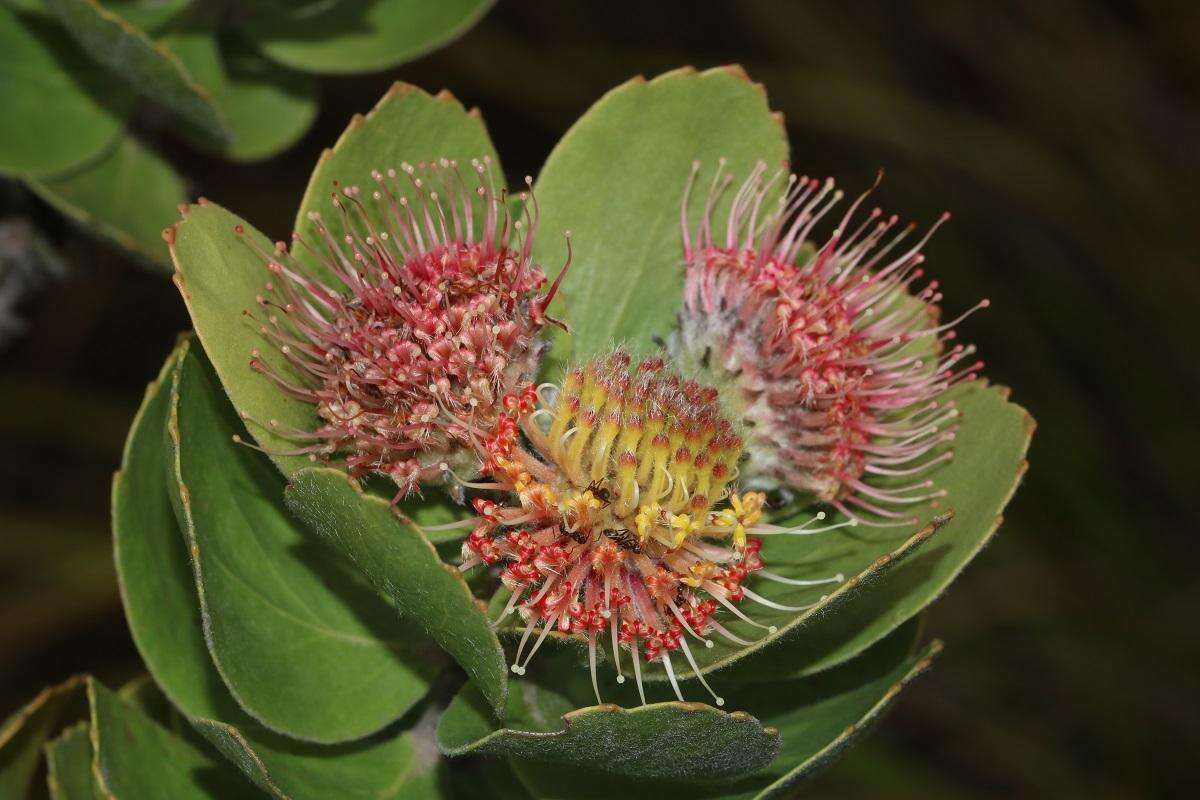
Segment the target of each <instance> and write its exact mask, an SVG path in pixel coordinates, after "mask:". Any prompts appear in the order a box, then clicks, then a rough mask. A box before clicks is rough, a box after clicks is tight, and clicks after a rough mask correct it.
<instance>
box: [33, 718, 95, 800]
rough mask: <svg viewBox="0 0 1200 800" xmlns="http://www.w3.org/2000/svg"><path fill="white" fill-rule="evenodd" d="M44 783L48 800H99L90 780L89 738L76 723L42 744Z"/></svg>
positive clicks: (82, 725)
mask: <svg viewBox="0 0 1200 800" xmlns="http://www.w3.org/2000/svg"><path fill="white" fill-rule="evenodd" d="M46 784H47V788H49V790H50V800H102V798H101V795H100V794H99V793H98V792H97V791H96V785H95V782H94V780H93V778H92V739H91V731H90V729H89V728H88V724H87V722H78V723H76V724H75V725H72V726H70V727H69V728H67V729H66V730H64V731H63V732H62V733H61V734H60V735H59V736H58V738H57V739H54V740H52V741H50V742H47V743H46Z"/></svg>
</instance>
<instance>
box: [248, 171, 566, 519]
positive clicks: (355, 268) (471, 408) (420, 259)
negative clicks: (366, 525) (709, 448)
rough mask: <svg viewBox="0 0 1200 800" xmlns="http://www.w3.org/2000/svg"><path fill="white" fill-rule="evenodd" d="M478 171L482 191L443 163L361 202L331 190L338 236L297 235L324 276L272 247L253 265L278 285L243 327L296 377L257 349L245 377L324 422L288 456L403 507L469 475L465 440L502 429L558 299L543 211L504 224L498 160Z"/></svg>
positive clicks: (383, 181)
mask: <svg viewBox="0 0 1200 800" xmlns="http://www.w3.org/2000/svg"><path fill="white" fill-rule="evenodd" d="M470 172H471V173H473V178H474V180H470V179H467V178H464V176H463V175H462V174H461V172H460V167H459V164H458V162H456V161H451V160H449V159H441V160H440V161H436V160H435V161H431V162H429V163H428V164H424V163H422V164H419V165H417V166H413V165H410V164H408V163H402V164H401V165H400V167H399V169H396V168H389V169H387V170H386V172H383V171H380V170H373V171H372V173H371V178H372V181H373V183H374V186H373V187H371V188H370V189H369V190H368V191H367V192H365V193H364V191H363V190H362V189H361V188H360V187H358V186H346V187H338V189H337V190H336V191H335V192H334V194H333V196H332V204H333V207H334V208H335V209H336V211H337V213H338V214H339V215H340V217H341V222H342V224H341V226H340V230H341V231H342V233H341V234H340V236H335V235H334V234H332V233H331V232H330V230H329V229H328V228H327V227H326V225H325V223H324V220H323V218H322V216H321V213H320V212H318V211H311V212H309V215H308V217H309V220H310V221H312V222H313V223H314V224H315V232H316V236H315V237H314V238H315V240H314V241H307V240H305V239H304V238H303V237H301V236H300V234H294V235H293V240H294V242H295V243H296V244H297V245H299V246H300V247H302V248H304V249H305V250H307V251H308V252H309V253H312V254H314V255H316V257H317V258H318V260H319V263H320V268H319V269H310V268H306V267H305V266H303V265H301V264H300V263H299V262H298V261H297V260H296V259H295V258H294V257H292V255H291V253H290V252H289V249H288V247H287V245H286V244H285V243H284V242H278V243H276V246H275V248H274V250H273V251H271V252H265V253H260V255H261V256H262V258H263V259H264V264H265V267H266V271H267V272H268V273H269V275H268V280H267V281H266V282H265V283H264V285H263V291H262V294H260V295H259V296H258V297H257V298H256V301H257V303H258V305H259V307H260V311H259V312H258V313H257V314H252V313H251V312H249V311H247V312H246V313H247V315H250V316H253V318H254V319H255V320H256V322H258V323H259V324H260V328H259V332H260V333H261V334H262V336H263V338H264V340H265V341H264V346H269V347H273V348H276V349H278V351H279V352H280V353H281V354H282V355H283V356H284V357H285V359H286V362H287V364H288V365H289V366H290V367H291V369H290V371H289V372H288V373H286V374H285V373H284V372H283V371H281V370H279V369H277V368H275V367H273V366H271V365H270V364H269V363H268V362H266V361H264V360H262V359H261V358H260V351H259V350H258V349H257V348H256V349H255V350H254V351H252V354H251V358H250V361H249V363H250V366H251V367H252V368H253V369H255V370H258V371H261V372H262V373H263V374H265V375H266V376H267V377H269V378H270V379H271V380H272V381H273V382H274V383H275V384H276V385H277V386H278V387H279V389H280V390H281V391H283V392H286V393H287V394H289V395H291V396H292V397H295V398H297V399H299V400H302V401H305V402H308V403H312V404H313V405H315V406H316V409H317V413H318V415H319V416H320V418H321V420H322V422H323V424H322V425H321V426H320V427H319V428H317V429H316V430H313V431H303V430H294V431H287V432H286V433H285V436H287V437H289V438H292V439H295V440H298V441H300V442H303V443H304V444H303V446H301V447H300V448H298V449H296V450H294V451H292V454H304V453H310V454H313V455H319V456H321V457H323V458H325V459H327V460H334V461H336V462H338V463H340V464H343V465H345V466H346V467H347V468H348V469H349V471H350V474H351V475H363V474H367V473H371V472H375V473H380V474H383V475H386V476H387V477H389V478H391V479H392V480H393V481H394V482H395V484H396V486H397V487H398V493H397V498H400V497H403V496H404V495H407V494H408V493H409V492H411V491H413V490H414V489H415V488H416V487H417V485H418V484H419V483H421V482H427V481H429V480H432V479H434V478H438V477H440V476H441V475H442V474H443V473H444V472H445V471H447V470H448V469H451V468H452V467H451V466H450V465H451V464H455V463H458V462H460V461H462V457H463V455H464V454H465V453H467V452H469V449H470V443H471V440H472V435H473V433H472V432H473V431H475V430H487V429H489V428H491V427H492V426H493V425H494V424H495V421H496V417H497V415H498V414H499V413H500V411H501V409H500V407H499V400H500V398H501V397H502V396H503V395H504V394H505V393H507V392H509V391H511V390H512V389H513V388H514V387H515V386H516V384H517V383H518V381H520V380H522V379H523V378H527V377H528V376H530V375H532V374H533V372H534V371H535V370H536V368H537V364H538V360H539V357H540V355H541V352H542V349H543V345H542V343H541V342H540V341H539V340H538V338H537V337H538V333H539V331H540V330H541V328H542V326H543V325H545V324H546V322H547V320H548V319H549V318H548V317H547V316H546V313H545V310H546V306H547V305H548V304H549V303H550V301H551V300H552V299H553V297H554V293H555V291H556V290H557V287H558V281H556V282H555V283H554V284H553V285H552V286H550V287H549V288H548V289H546V283H547V281H546V277H545V275H544V273H543V272H542V269H541V267H540V266H538V265H537V264H535V263H533V261H532V259H531V256H530V252H531V249H532V247H533V240H534V234H535V232H536V228H537V204H536V200H533V199H532V198H531V197H528V196H523V198H522V199H523V200H528V202H527V203H526V204H525V206H524V209H525V210H524V213H523V214H522V215H521V216H519V217H516V218H513V217H510V215H509V213H508V210H507V207H506V205H505V202H504V196H503V193H502V192H499V193H498V192H497V191H496V188H495V186H494V185H493V183H492V177H491V174H490V172H489V160H488V159H487V158H484V159H481V160H473V161H472V163H471V169H470ZM401 184H405V185H404V186H402V185H401ZM475 197H478V198H479V199H481V200H482V208H483V213H482V214H481V215H480V214H477V211H476V209H475V208H474V206H476V205H477V203H476V202H475ZM368 205H369V206H372V207H373V208H371V209H370V211H369V210H368ZM372 212H373V213H372ZM561 278H562V273H560V274H559V280H561ZM543 289H546V290H545V291H543ZM276 427H277V425H276Z"/></svg>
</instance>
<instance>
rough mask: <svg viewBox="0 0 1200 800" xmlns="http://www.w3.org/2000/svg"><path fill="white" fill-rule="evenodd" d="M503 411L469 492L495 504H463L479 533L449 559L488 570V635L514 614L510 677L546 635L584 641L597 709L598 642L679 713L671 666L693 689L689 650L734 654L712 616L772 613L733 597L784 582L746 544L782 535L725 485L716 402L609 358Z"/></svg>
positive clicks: (659, 369)
mask: <svg viewBox="0 0 1200 800" xmlns="http://www.w3.org/2000/svg"><path fill="white" fill-rule="evenodd" d="M506 400H507V402H506V405H507V406H508V407H510V408H511V409H512V412H511V414H509V415H507V416H505V417H504V418H502V419H501V421H500V422H501V424H500V425H499V426H498V427H497V429H496V432H495V434H494V435H493V436H492V437H490V438H488V439H487V440H486V441H485V442H483V444H482V447H481V456H482V458H483V468H482V471H483V473H484V474H485V475H486V476H488V477H489V478H490V479H491V480H490V482H486V483H473V484H470V486H471V487H472V488H475V489H484V490H489V491H496V492H503V493H504V494H505V497H504V498H503V499H502V500H501V501H500V502H496V501H493V500H490V499H485V498H478V499H476V500H475V509H476V510H477V511H478V512H479V514H480V517H479V520H478V523H479V524H478V525H477V526H476V527H475V528H474V529H473V530H472V532H471V534H470V536H468V537H467V539H466V541H465V542H464V544H463V549H462V555H463V569H470V568H471V567H474V566H477V565H479V564H499V565H500V566H501V567H502V572H501V575H500V577H501V581H502V582H503V584H504V586H505V588H506V589H508V590H509V591H510V592H511V597H510V599H509V600H508V602H507V604H506V606H505V608H504V610H503V612H502V613H501V616H500V618H499V620H497V621H498V622H500V621H503V620H504V618H505V617H507V616H508V615H509V614H511V613H513V612H514V611H517V612H519V614H520V616H521V618H522V619H523V620H524V622H525V625H524V631H523V633H522V635H521V638H520V641H519V644H518V646H517V650H516V656H515V658H514V661H513V665H512V670H513V672H515V673H517V674H518V675H520V674H523V673H524V672H525V669H526V667H527V665H528V664H529V662H530V661H531V660H532V659H533V656H534V653H535V652H536V651H537V649H538V648H539V647H540V646H541V644H542V642H543V641H544V640H545V639H546V637H547V635H548V634H549V633H550V632H551V631H552V630H557V631H559V632H560V633H562V634H575V635H577V636H579V637H581V638H585V639H586V641H587V645H588V662H589V671H590V673H591V678H592V687H593V690H594V691H595V694H596V699H597V702H602V701H601V698H600V690H599V688H598V686H597V681H596V648H597V639H599V638H600V637H605V638H606V639H608V642H609V644H610V647H611V649H610V653H611V655H612V661H613V667H614V668H615V669H616V672H617V676H618V682H622V683H623V682H624V680H625V678H624V674H623V672H622V666H621V663H622V651H624V650H628V653H629V656H628V658H629V661H630V664H631V667H632V671H633V674H634V677H635V680H636V683H637V687H638V692H639V695H640V696H641V699H642V702H643V703H645V693H644V690H643V687H642V674H641V670H642V668H641V664H640V661H641V659H642V658H644V659H645V660H646V661H657V662H659V663H660V664H661V665H662V667H663V669H664V670H665V671H666V674H667V676H668V678H669V680H670V681H671V685H672V688H673V689H674V691H675V693H676V695H677V696H679V699H681V700H682V699H683V697H682V695H680V690H679V686H678V683H677V681H676V678H675V671H674V669H673V666H672V659H671V657H672V654H674V655H675V656H676V658H679V657H680V656H681V657H682V659H683V660H684V663H685V664H686V665H688V666H690V667H691V669H692V670H694V671H696V672H697V673H699V670H700V667H699V666H698V665H697V662H696V659H695V657H694V656H693V654H692V647H695V646H706V647H712V646H713V642H712V641H711V639H709V638H708V637H709V636H722V637H724V638H725V639H726V640H728V641H730V642H733V643H736V644H748V642H746V641H745V640H743V639H742V638H741V637H739V636H737V635H735V634H734V633H732V632H731V631H729V629H728V628H726V627H725V625H723V624H722V623H721V621H719V619H718V611H721V612H723V614H722V615H721V616H724V615H732V617H734V618H736V619H740V620H742V621H744V622H747V623H750V624H752V625H753V624H755V623H754V622H753V621H752V620H751V619H750V617H748V616H747V615H746V614H745V613H744V612H742V611H741V610H740V609H739V608H738V603H740V601H742V600H743V599H748V600H751V601H753V602H756V603H760V604H763V605H767V606H771V607H775V608H781V606H779V605H778V604H776V603H773V602H772V601H770V600H768V599H766V598H765V597H763V596H761V595H759V594H757V593H756V592H755V591H754V590H753V589H751V588H749V587H748V586H745V585H744V583H745V582H746V581H747V579H748V578H749V577H750V576H751V575H752V574H754V573H756V572H760V571H761V572H763V574H764V575H765V576H767V577H769V578H774V579H775V580H784V579H782V578H780V577H779V576H776V575H774V574H772V573H769V572H765V571H763V566H764V564H763V560H762V558H761V556H760V554H759V551H760V549H761V547H762V542H761V541H760V540H759V539H757V538H753V534H776V533H791V532H792V531H787V530H784V529H782V528H779V527H778V526H773V525H769V524H767V523H766V521H765V520H764V519H763V513H762V512H763V501H764V499H765V497H764V495H763V494H762V493H760V492H747V493H740V494H739V493H738V492H737V491H736V489H735V488H734V486H733V485H732V481H733V480H734V479H735V478H736V475H737V469H738V467H737V465H738V462H739V460H740V458H741V456H742V438H741V436H740V435H739V434H738V433H737V431H736V430H735V427H734V425H733V423H731V422H730V421H729V420H728V419H726V418H725V417H724V416H723V414H722V412H721V409H720V406H719V405H718V403H717V391H716V389H714V388H712V387H709V386H702V385H700V384H698V383H697V382H695V381H691V380H683V379H681V378H680V377H679V376H678V375H676V374H674V373H672V372H670V371H669V370H667V369H666V368H665V365H664V363H663V361H662V359H659V358H653V359H647V360H644V361H641V362H640V363H638V364H637V365H636V367H632V368H631V358H630V356H629V354H628V353H625V352H623V351H619V350H618V351H616V352H613V353H612V354H610V355H608V356H606V357H603V358H598V359H595V360H593V361H591V362H589V363H587V364H585V365H582V366H578V367H575V368H574V369H571V370H570V371H568V373H567V375H566V377H565V379H564V381H563V385H562V387H561V388H559V387H555V386H553V385H550V384H544V385H542V386H541V387H538V388H537V389H535V388H534V387H532V386H529V387H526V389H525V390H523V391H522V393H521V394H520V395H519V396H512V397H509V398H506ZM822 518H823V516H822ZM814 521H815V520H814ZM821 530H822V529H819V528H812V527H811V526H809V525H806V526H803V530H802V532H803V533H804V534H810V533H818V532H821ZM825 530H828V528H826V529H825ZM797 532H800V531H797ZM839 579H840V578H837V579H834V580H835V581H836V580H839ZM812 583H814V584H816V583H823V581H814V582H812ZM758 627H760V628H761V629H763V630H770V631H772V632H773V631H774V629H773V628H769V627H768V626H766V625H761V626H758ZM535 631H536V632H537V637H536V639H534V640H533V641H532V642H531V636H532V635H533V634H534V633H535ZM689 640H690V641H691V645H689ZM527 645H531V646H529V647H527ZM700 680H701V682H702V683H703V685H704V687H705V688H706V689H708V690H709V691H710V692H712V689H711V688H709V686H708V682H707V681H705V679H704V678H703V676H701V677H700ZM714 699H715V701H716V703H717V705H724V702H725V701H724V700H723V699H722V698H720V697H717V696H716V695H715V694H714Z"/></svg>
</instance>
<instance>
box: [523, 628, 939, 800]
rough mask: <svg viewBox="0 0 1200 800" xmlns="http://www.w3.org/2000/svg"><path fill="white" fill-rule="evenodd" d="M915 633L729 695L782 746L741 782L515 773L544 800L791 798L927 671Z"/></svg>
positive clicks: (568, 771) (529, 768)
mask: <svg viewBox="0 0 1200 800" xmlns="http://www.w3.org/2000/svg"><path fill="white" fill-rule="evenodd" d="M919 628H920V625H919V624H918V622H916V621H913V622H910V623H909V624H908V625H906V626H903V627H902V628H901V629H899V630H897V631H896V632H894V633H893V634H892V635H891V636H889V637H887V638H886V639H884V640H883V641H881V642H879V643H878V644H876V645H875V646H874V647H873V648H871V649H869V650H868V651H866V652H865V653H863V654H862V655H860V656H859V657H858V658H856V659H854V660H853V661H851V662H848V663H846V664H844V665H842V666H840V667H838V668H836V669H834V670H830V671H829V672H826V673H823V674H821V675H818V676H813V677H808V678H803V679H792V680H788V681H774V682H772V681H768V682H765V683H757V684H747V685H743V686H739V687H737V688H736V689H735V690H731V692H730V694H731V697H730V700H731V702H733V703H735V704H736V705H737V706H738V707H739V708H743V709H745V710H746V712H748V713H749V714H753V715H755V716H756V717H757V718H758V719H759V720H761V722H762V724H763V725H764V726H770V727H771V728H772V729H774V730H776V731H778V736H779V738H780V740H781V742H782V745H781V747H780V749H779V752H778V755H777V757H775V758H774V760H773V761H771V762H770V763H769V764H767V765H766V766H764V767H761V768H760V769H758V770H756V771H755V772H753V773H752V774H750V775H748V776H746V777H743V778H740V779H738V780H735V781H732V782H730V781H725V782H712V781H708V782H701V783H692V784H684V783H680V782H668V781H662V780H653V779H646V778H641V779H637V780H629V779H623V778H620V777H616V776H613V775H611V774H608V773H605V772H601V771H598V770H586V771H585V770H582V769H580V768H578V767H568V766H567V765H565V764H562V763H548V762H544V761H543V762H538V761H534V760H529V759H513V762H512V763H513V767H514V770H515V771H516V773H517V775H518V776H519V777H520V779H521V780H522V781H523V782H524V783H525V784H526V787H527V788H528V789H529V790H530V792H531V793H532V794H533V795H534V796H536V797H539V798H547V799H549V798H562V800H567V798H571V800H599V799H600V798H610V797H622V798H628V800H660V798H662V797H672V796H686V797H692V798H697V800H705V799H707V798H712V799H713V800H716V798H722V800H751V798H754V800H766V799H767V798H782V797H791V796H793V795H794V793H795V787H796V785H797V784H798V783H799V782H800V781H801V780H803V779H804V778H806V777H808V776H809V775H811V774H812V773H813V772H814V771H815V770H817V769H819V768H820V767H821V766H823V765H825V764H826V763H828V762H829V761H830V760H832V759H833V758H834V757H836V756H837V755H838V754H839V753H841V752H842V751H843V750H844V749H845V748H846V747H847V746H848V745H849V743H850V742H851V741H853V740H854V739H855V738H857V737H858V736H859V735H861V734H862V733H863V732H864V731H865V730H867V729H868V728H869V727H870V726H871V724H872V723H874V722H875V721H877V720H878V719H879V718H880V716H881V714H882V713H883V712H884V711H885V710H886V709H887V708H888V706H890V705H891V703H892V701H894V700H895V698H896V697H897V696H898V695H899V693H900V691H901V690H902V689H903V688H904V687H905V686H906V685H907V684H908V683H909V682H910V681H912V680H913V679H914V678H915V677H917V676H918V675H920V674H921V673H922V672H924V671H925V670H926V669H928V668H929V666H930V664H931V663H932V660H933V658H934V657H935V656H936V655H937V653H938V652H940V650H941V645H940V644H939V643H937V642H934V643H932V644H930V645H929V646H927V647H925V648H923V649H922V650H921V651H920V652H914V645H915V643H916V639H917V636H918V635H919Z"/></svg>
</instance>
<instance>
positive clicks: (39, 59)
mask: <svg viewBox="0 0 1200 800" xmlns="http://www.w3.org/2000/svg"><path fill="white" fill-rule="evenodd" d="M114 80H115V79H114V76H113V75H111V74H110V73H108V72H107V71H105V70H103V69H97V68H96V64H95V63H93V62H92V61H91V59H89V58H88V57H87V55H85V54H84V53H83V52H82V51H81V50H80V49H79V46H78V45H77V44H76V43H75V42H74V41H73V40H72V39H71V37H70V36H68V35H67V33H66V32H65V31H64V30H63V29H62V27H61V26H59V25H58V23H57V22H56V21H55V20H54V19H53V18H51V17H49V16H47V15H46V14H43V13H32V12H25V11H18V10H17V9H15V8H10V7H9V6H7V5H5V4H3V3H0V108H3V109H4V115H5V118H6V120H7V121H6V122H5V124H4V125H0V173H8V174H15V173H22V174H30V175H44V174H49V173H54V172H60V171H62V170H65V169H69V168H71V167H74V166H77V165H79V164H81V163H83V162H85V161H87V160H89V159H91V158H93V157H95V156H96V155H97V154H99V153H100V152H102V151H103V150H104V148H105V147H107V146H108V145H109V144H110V143H111V142H112V141H113V139H115V138H116V136H117V134H118V133H119V131H120V128H121V124H122V122H123V120H124V118H125V116H126V115H127V114H128V113H129V110H130V109H131V108H132V105H133V95H132V94H130V93H129V92H127V91H125V90H124V89H123V88H122V87H120V86H114V85H113V84H114Z"/></svg>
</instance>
